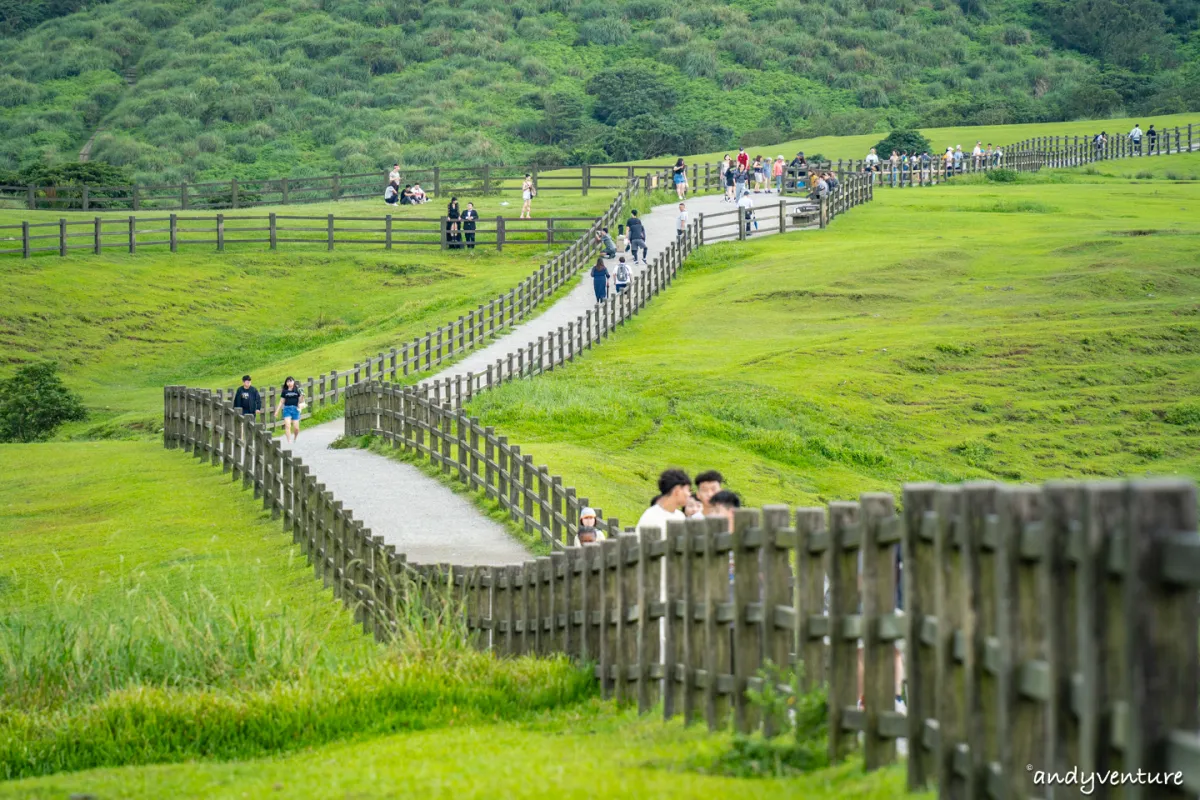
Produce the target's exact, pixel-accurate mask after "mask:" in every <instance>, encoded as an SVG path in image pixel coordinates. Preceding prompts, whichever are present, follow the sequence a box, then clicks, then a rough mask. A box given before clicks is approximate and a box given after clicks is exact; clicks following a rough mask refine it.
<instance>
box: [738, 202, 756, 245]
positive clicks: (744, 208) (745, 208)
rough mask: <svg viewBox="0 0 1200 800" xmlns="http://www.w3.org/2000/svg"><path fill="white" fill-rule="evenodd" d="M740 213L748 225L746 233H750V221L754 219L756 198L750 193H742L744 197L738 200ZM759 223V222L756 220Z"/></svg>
mask: <svg viewBox="0 0 1200 800" xmlns="http://www.w3.org/2000/svg"><path fill="white" fill-rule="evenodd" d="M738 210H739V212H740V213H739V215H738V216H740V217H741V218H742V222H743V223H744V224H745V226H746V235H747V236H749V235H750V222H751V220H753V219H754V200H753V199H752V198H751V197H750V193H749V192H747V193H746V194H744V195H742V199H741V200H739V201H738ZM755 224H756V225H757V224H758V223H757V222H755Z"/></svg>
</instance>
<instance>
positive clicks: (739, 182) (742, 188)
mask: <svg viewBox="0 0 1200 800" xmlns="http://www.w3.org/2000/svg"><path fill="white" fill-rule="evenodd" d="M749 180H750V171H749V170H747V169H746V168H745V167H743V166H742V165H741V164H738V168H737V172H735V173H734V174H733V202H735V203H736V202H738V201H739V200H741V199H742V195H744V194H745V193H746V192H747V191H749V190H748V189H747V186H746V184H747V183H748V182H749Z"/></svg>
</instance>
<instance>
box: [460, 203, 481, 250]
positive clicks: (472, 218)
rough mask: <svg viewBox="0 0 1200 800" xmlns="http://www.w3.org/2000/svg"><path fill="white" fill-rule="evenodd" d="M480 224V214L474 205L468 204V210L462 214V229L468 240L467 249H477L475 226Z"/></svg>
mask: <svg viewBox="0 0 1200 800" xmlns="http://www.w3.org/2000/svg"><path fill="white" fill-rule="evenodd" d="M478 222H479V212H478V211H476V210H475V204H474V203H467V208H466V210H465V211H463V213H462V229H463V235H464V236H466V239H467V249H468V250H474V249H475V226H476V224H477V223H478Z"/></svg>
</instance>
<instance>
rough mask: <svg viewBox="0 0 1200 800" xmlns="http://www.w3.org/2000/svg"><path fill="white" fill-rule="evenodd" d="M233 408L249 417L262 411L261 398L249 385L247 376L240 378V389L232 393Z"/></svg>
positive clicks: (256, 390)
mask: <svg viewBox="0 0 1200 800" xmlns="http://www.w3.org/2000/svg"><path fill="white" fill-rule="evenodd" d="M233 407H234V408H236V409H237V410H238V411H241V412H242V413H243V414H246V415H247V416H250V417H253V416H254V415H255V414H257V413H258V412H259V411H262V397H260V396H259V394H258V389H255V388H254V386H253V385H252V384H251V383H250V376H249V375H243V376H242V387H241V388H240V389H238V390H237V391H236V392H234V393H233Z"/></svg>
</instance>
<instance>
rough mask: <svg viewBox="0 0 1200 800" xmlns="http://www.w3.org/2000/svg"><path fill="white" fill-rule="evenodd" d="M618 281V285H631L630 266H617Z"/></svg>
mask: <svg viewBox="0 0 1200 800" xmlns="http://www.w3.org/2000/svg"><path fill="white" fill-rule="evenodd" d="M616 281H617V283H629V265H628V264H617V274H616Z"/></svg>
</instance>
